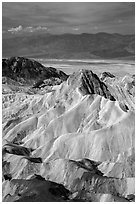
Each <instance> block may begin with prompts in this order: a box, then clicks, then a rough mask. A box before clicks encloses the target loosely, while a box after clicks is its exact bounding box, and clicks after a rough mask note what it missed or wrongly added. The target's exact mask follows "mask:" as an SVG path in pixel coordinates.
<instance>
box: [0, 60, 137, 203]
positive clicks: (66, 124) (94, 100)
mask: <svg viewBox="0 0 137 204" xmlns="http://www.w3.org/2000/svg"><path fill="white" fill-rule="evenodd" d="M2 91H3V120H2V122H3V123H2V128H3V147H2V153H3V155H2V165H3V172H2V173H3V177H2V180H3V201H4V202H12V201H16V202H22V201H24V202H33V201H35V202H40V201H42V202H46V201H47V202H48V201H58V202H60V201H64V202H67V201H72V202H75V201H90V202H133V201H135V142H134V139H135V107H134V105H135V101H134V99H135V77H134V75H133V76H129V75H126V76H124V77H116V76H114V75H112V74H111V73H108V72H105V73H102V74H101V75H100V76H99V75H98V76H97V75H96V74H95V73H93V72H92V67H91V70H80V71H78V72H75V73H73V74H72V75H70V76H68V75H66V74H65V73H63V72H61V71H58V70H56V69H54V68H51V67H49V68H47V67H44V66H43V65H41V64H39V63H37V62H36V61H34V60H28V59H25V58H21V57H13V58H10V59H3V87H2Z"/></svg>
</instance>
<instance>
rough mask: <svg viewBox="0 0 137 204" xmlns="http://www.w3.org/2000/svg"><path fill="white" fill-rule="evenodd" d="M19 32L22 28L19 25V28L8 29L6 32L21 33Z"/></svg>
mask: <svg viewBox="0 0 137 204" xmlns="http://www.w3.org/2000/svg"><path fill="white" fill-rule="evenodd" d="M21 30H22V26H21V25H19V26H18V27H16V28H10V29H8V32H12V33H14V32H19V31H21Z"/></svg>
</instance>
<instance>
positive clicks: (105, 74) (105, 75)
mask: <svg viewBox="0 0 137 204" xmlns="http://www.w3.org/2000/svg"><path fill="white" fill-rule="evenodd" d="M107 77H110V78H114V77H115V76H114V75H113V74H111V73H110V72H103V73H102V74H101V76H100V79H101V80H102V81H103V80H104V79H105V78H107Z"/></svg>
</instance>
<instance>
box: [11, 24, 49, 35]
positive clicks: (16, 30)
mask: <svg viewBox="0 0 137 204" xmlns="http://www.w3.org/2000/svg"><path fill="white" fill-rule="evenodd" d="M47 30H48V28H47V27H42V26H38V27H32V26H28V27H22V26H21V25H19V26H18V27H15V28H10V29H8V32H11V33H19V32H36V31H47Z"/></svg>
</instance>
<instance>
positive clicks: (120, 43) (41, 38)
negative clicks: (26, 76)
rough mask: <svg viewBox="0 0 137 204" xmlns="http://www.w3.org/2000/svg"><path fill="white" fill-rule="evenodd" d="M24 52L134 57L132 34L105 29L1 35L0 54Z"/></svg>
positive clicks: (48, 55)
mask: <svg viewBox="0 0 137 204" xmlns="http://www.w3.org/2000/svg"><path fill="white" fill-rule="evenodd" d="M13 51H14V56H25V57H36V58H39V57H40V58H59V59H60V58H66V59H93V58H94V59H95V58H97V59H98V58H103V59H111V58H120V57H122V58H124V57H134V55H135V35H121V34H117V33H114V34H109V33H104V32H101V33H96V34H87V33H83V34H63V35H51V34H45V33H37V34H32V35H31V34H29V35H27V34H26V35H4V34H3V40H2V55H3V57H11V56H13Z"/></svg>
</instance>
